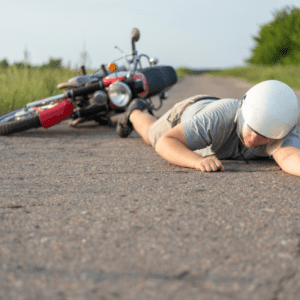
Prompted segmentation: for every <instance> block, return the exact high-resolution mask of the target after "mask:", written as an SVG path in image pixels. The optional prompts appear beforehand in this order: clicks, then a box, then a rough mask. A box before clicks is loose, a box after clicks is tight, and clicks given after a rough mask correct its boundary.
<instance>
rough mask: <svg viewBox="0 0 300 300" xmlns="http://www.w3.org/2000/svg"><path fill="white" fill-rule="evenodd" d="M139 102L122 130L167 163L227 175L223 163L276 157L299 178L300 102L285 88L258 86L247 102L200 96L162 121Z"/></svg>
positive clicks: (276, 84)
mask: <svg viewBox="0 0 300 300" xmlns="http://www.w3.org/2000/svg"><path fill="white" fill-rule="evenodd" d="M145 108H147V103H146V101H145V100H142V99H137V100H134V101H133V102H132V103H131V104H130V105H129V107H128V109H127V111H126V113H125V114H124V116H123V118H122V119H121V120H119V122H118V125H117V133H118V134H119V135H120V136H121V137H127V136H128V135H129V134H130V133H131V131H132V130H133V128H134V129H135V130H136V131H137V132H138V133H139V134H140V136H141V137H142V138H143V140H144V141H145V142H146V143H147V144H148V145H152V146H153V147H155V150H156V151H157V153H158V154H160V155H161V156H162V157H163V158H165V159H166V160H167V161H169V162H171V163H173V164H175V165H179V166H183V167H189V168H194V169H197V170H200V171H202V172H210V171H218V170H221V171H224V170H225V169H224V166H223V165H222V163H221V161H220V160H221V159H228V158H233V159H240V158H243V159H245V160H246V161H247V160H248V159H255V158H258V157H263V156H266V157H268V156H273V158H274V159H275V161H276V162H277V163H278V165H279V166H280V168H281V169H282V170H283V171H285V172H287V173H289V174H293V175H297V176H300V139H299V136H298V134H297V130H296V124H297V120H298V114H299V104H298V99H297V96H296V94H295V93H294V91H293V90H292V89H291V88H290V87H289V86H288V85H286V84H285V83H283V82H280V81H277V80H268V81H264V82H261V83H259V84H257V85H255V86H253V87H252V88H251V89H250V90H249V91H248V92H247V93H246V95H245V96H244V98H243V99H242V101H240V100H237V99H219V98H215V97H210V96H203V95H198V96H195V97H191V98H189V99H186V100H184V101H182V102H179V103H178V104H176V105H175V106H174V107H173V108H172V109H170V110H169V111H168V112H167V113H166V114H164V115H163V116H162V117H161V118H159V119H158V120H156V119H154V117H153V116H151V115H149V114H146V113H143V112H142V111H143V110H144V109H145Z"/></svg>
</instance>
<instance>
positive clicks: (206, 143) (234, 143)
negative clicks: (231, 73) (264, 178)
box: [181, 98, 300, 159]
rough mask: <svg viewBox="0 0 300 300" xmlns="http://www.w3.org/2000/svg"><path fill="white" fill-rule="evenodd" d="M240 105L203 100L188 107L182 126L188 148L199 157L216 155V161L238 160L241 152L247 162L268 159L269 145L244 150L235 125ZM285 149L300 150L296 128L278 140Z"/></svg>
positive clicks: (182, 118)
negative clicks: (260, 158) (262, 158)
mask: <svg viewBox="0 0 300 300" xmlns="http://www.w3.org/2000/svg"><path fill="white" fill-rule="evenodd" d="M239 104H240V101H239V100H237V99H230V98H228V99H220V100H212V99H209V100H202V101H198V102H196V103H194V104H191V105H190V106H188V107H187V109H186V110H185V111H184V113H183V115H182V117H181V123H182V127H183V131H184V135H185V137H186V139H187V142H188V144H189V146H190V148H191V149H192V150H193V151H195V152H196V153H198V154H200V155H201V156H202V157H207V156H210V155H215V156H216V157H217V158H219V159H228V158H233V159H240V158H242V156H241V153H242V155H243V156H244V158H246V159H255V158H257V157H259V156H266V157H268V156H271V154H272V153H273V152H272V150H271V149H270V145H269V146H267V145H262V146H257V147H254V148H247V147H245V146H244V145H243V144H242V143H241V141H240V139H239V137H238V135H237V133H236V124H235V122H234V119H235V115H236V112H237V109H238V107H239ZM285 146H294V147H297V148H298V149H300V139H299V136H298V133H297V130H296V128H294V129H293V130H292V131H291V132H290V133H289V134H288V135H287V136H286V137H285V138H284V139H282V140H281V141H280V147H285ZM268 147H269V148H268ZM240 150H241V151H240Z"/></svg>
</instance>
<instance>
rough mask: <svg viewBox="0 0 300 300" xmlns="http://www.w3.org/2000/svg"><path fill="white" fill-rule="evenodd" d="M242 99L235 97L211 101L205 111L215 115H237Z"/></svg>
mask: <svg viewBox="0 0 300 300" xmlns="http://www.w3.org/2000/svg"><path fill="white" fill-rule="evenodd" d="M239 105H240V100H237V99H233V98H224V99H219V100H215V101H213V102H211V103H210V104H209V105H207V107H206V109H205V110H204V111H203V113H208V114H210V113H212V114H214V115H219V116H222V115H224V116H226V117H230V116H232V117H235V115H236V112H237V110H238V108H239Z"/></svg>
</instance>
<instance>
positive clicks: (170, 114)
mask: <svg viewBox="0 0 300 300" xmlns="http://www.w3.org/2000/svg"><path fill="white" fill-rule="evenodd" d="M206 98H215V97H211V96H208V95H197V96H193V97H191V98H188V99H185V100H183V101H181V102H179V103H177V104H175V105H174V106H173V108H171V109H170V110H168V111H167V112H166V113H165V114H164V115H163V116H162V117H160V118H159V119H158V120H157V121H155V122H154V123H153V125H152V126H151V127H150V130H149V138H150V141H151V144H152V146H153V147H155V145H156V143H157V141H158V140H159V138H160V137H161V136H163V135H164V134H165V133H166V132H168V131H169V130H170V129H171V128H173V127H175V126H176V125H177V124H179V123H180V119H181V116H182V114H183V112H184V110H185V109H186V108H187V106H188V105H190V104H191V103H194V102H196V101H199V100H203V99H206ZM216 99H218V98H216Z"/></svg>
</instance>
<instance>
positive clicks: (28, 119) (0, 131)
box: [0, 109, 42, 136]
mask: <svg viewBox="0 0 300 300" xmlns="http://www.w3.org/2000/svg"><path fill="white" fill-rule="evenodd" d="M21 110H23V109H17V110H15V111H12V112H15V113H14V114H13V115H15V114H16V113H18V112H20V111H21ZM12 112H9V113H6V114H4V115H1V116H0V136H1V135H9V134H13V133H18V132H22V131H25V130H29V129H33V128H38V127H41V126H42V125H41V122H40V119H39V115H38V113H37V114H35V115H33V116H32V114H31V115H30V114H29V115H28V116H26V115H25V116H23V117H22V118H20V119H17V120H10V121H6V122H5V121H3V122H1V120H3V119H4V118H6V117H8V116H9V115H12Z"/></svg>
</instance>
